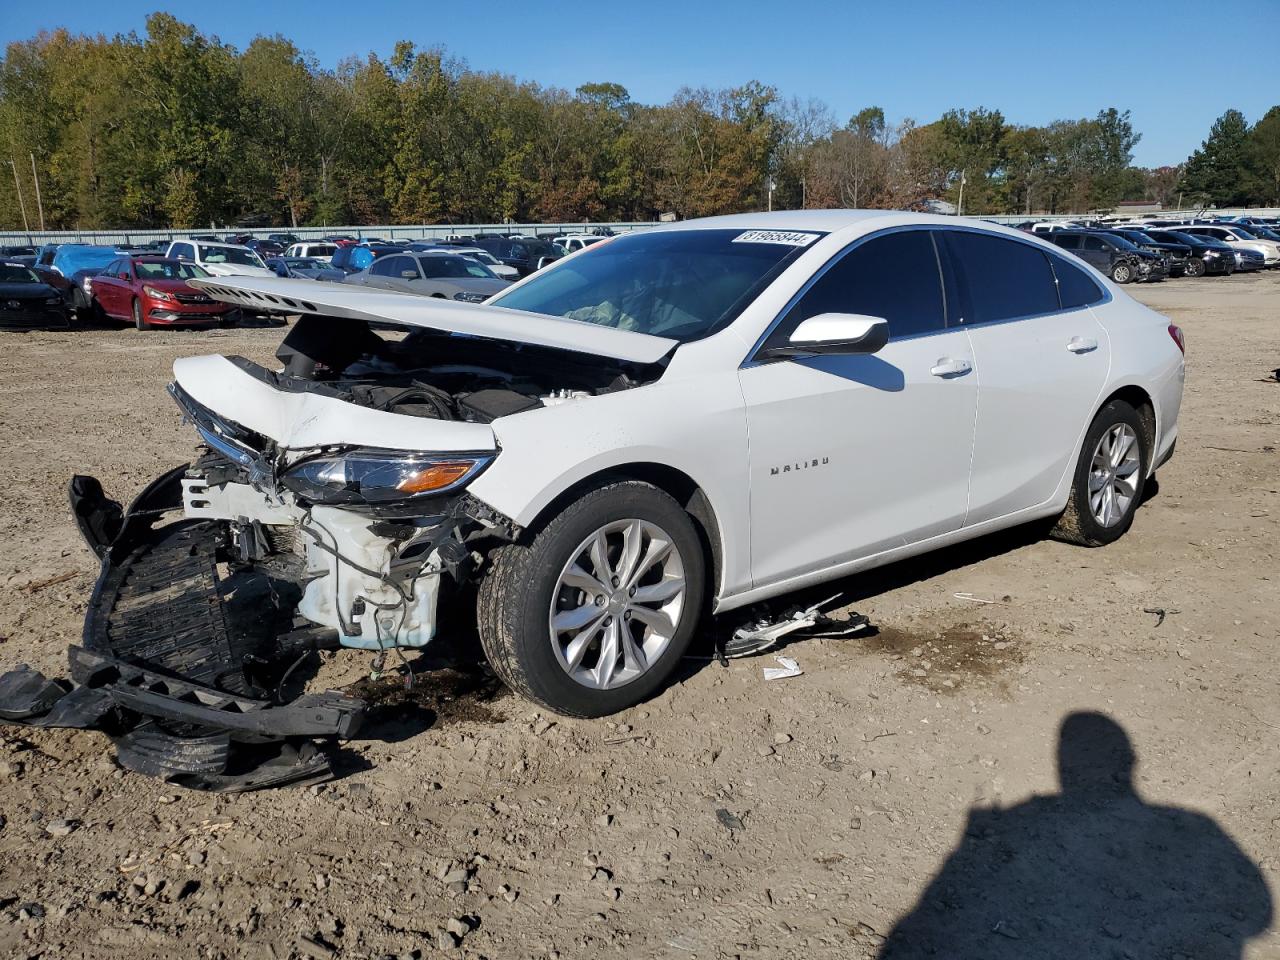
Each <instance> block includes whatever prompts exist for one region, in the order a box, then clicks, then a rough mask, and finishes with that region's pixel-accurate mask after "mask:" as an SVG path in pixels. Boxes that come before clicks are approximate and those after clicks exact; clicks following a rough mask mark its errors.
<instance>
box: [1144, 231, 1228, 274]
mask: <svg viewBox="0 0 1280 960" xmlns="http://www.w3.org/2000/svg"><path fill="white" fill-rule="evenodd" d="M1143 232H1144V233H1146V234H1147V235H1148V236H1149V237H1151V238H1152V239H1153V240H1157V241H1159V242H1160V243H1181V244H1185V245H1186V246H1187V248H1188V249H1189V250H1190V251H1191V254H1190V256H1189V257H1188V258H1187V276H1189V277H1203V276H1205V275H1206V274H1217V273H1220V274H1225V275H1226V276H1230V275H1231V274H1232V273H1234V272H1235V268H1236V265H1235V257H1234V256H1233V253H1234V251H1233V250H1232V249H1231V248H1230V247H1229V246H1227V245H1226V244H1225V243H1221V242H1219V241H1217V240H1212V239H1210V238H1208V237H1196V236H1193V235H1191V234H1189V233H1182V232H1181V231H1180V230H1173V229H1169V230H1156V229H1148V230H1145V231H1143Z"/></svg>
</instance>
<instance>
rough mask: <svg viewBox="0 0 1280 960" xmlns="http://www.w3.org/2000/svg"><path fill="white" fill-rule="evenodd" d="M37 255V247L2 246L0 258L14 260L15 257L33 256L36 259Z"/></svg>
mask: <svg viewBox="0 0 1280 960" xmlns="http://www.w3.org/2000/svg"><path fill="white" fill-rule="evenodd" d="M35 256H36V248H35V247H0V260H10V261H12V260H13V259H14V258H15V257H31V259H32V260H33V261H34V260H35Z"/></svg>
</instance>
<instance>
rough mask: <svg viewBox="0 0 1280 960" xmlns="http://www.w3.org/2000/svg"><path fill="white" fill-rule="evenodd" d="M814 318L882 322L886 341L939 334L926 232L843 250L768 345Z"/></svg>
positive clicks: (935, 271)
mask: <svg viewBox="0 0 1280 960" xmlns="http://www.w3.org/2000/svg"><path fill="white" fill-rule="evenodd" d="M820 313H860V314H864V315H866V316H869V317H883V318H884V319H885V320H888V321H889V337H890V339H900V338H902V337H910V336H914V335H916V334H922V333H935V332H938V331H940V330H942V329H944V328H945V327H946V308H945V306H944V301H943V297H942V277H941V273H940V272H939V267H938V255H937V252H936V251H935V250H934V246H933V237H932V235H931V232H930V231H927V230H904V231H901V232H899V233H890V234H887V235H885V236H882V237H874V238H872V239H870V240H868V241H866V242H865V243H863V244H862V245H860V246H857V247H855V248H854V249H852V250H851V251H849V252H848V253H847V254H845V255H844V256H843V257H841V258H840V259H839V260H837V261H836V262H835V263H834V264H833V265H832V266H831V268H830V269H829V270H827V272H826V273H824V274H823V275H822V276H821V277H819V278H818V280H817V281H816V282H815V283H814V285H813V286H812V287H810V288H809V290H808V291H807V292H806V293H805V294H804V296H802V297H801V298H800V300H799V301H798V302H797V303H796V305H795V306H794V307H792V308H791V312H790V313H788V314H787V316H786V318H785V319H784V320H783V321H782V323H781V324H779V325H778V328H777V329H776V330H775V331H774V332H773V334H772V336H770V338H769V341H770V343H771V344H776V343H785V342H786V340H787V339H788V338H789V337H790V336H791V333H792V331H793V330H795V328H796V327H797V326H799V325H800V323H801V321H804V320H808V319H809V318H810V317H816V316H817V315H818V314H820Z"/></svg>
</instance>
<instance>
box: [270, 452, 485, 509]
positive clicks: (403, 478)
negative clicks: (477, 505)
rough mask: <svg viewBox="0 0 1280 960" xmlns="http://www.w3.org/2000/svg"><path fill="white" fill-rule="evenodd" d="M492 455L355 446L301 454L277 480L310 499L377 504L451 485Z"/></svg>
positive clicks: (425, 494) (463, 480)
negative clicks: (434, 453)
mask: <svg viewBox="0 0 1280 960" xmlns="http://www.w3.org/2000/svg"><path fill="white" fill-rule="evenodd" d="M492 459H493V457H492V456H490V455H487V454H481V455H476V454H462V455H459V456H431V455H428V454H421V453H405V452H403V451H397V450H370V449H356V450H348V451H346V452H343V453H333V454H321V455H320V456H316V457H312V458H311V459H309V460H303V461H301V462H300V463H297V464H295V465H294V466H292V467H290V468H289V469H288V470H286V471H285V472H284V474H282V475H281V477H280V482H281V483H282V484H283V485H284V486H285V487H287V488H288V489H290V490H292V491H293V492H294V493H296V494H298V495H299V496H301V497H304V498H305V499H307V500H310V501H311V502H313V503H324V504H367V505H369V506H378V505H381V504H393V503H403V502H404V501H406V500H415V499H418V498H421V497H430V496H434V495H435V494H438V493H444V492H446V491H449V490H455V489H457V488H458V487H460V486H462V485H463V484H465V483H467V482H468V481H470V480H471V479H472V478H474V477H475V476H476V474H478V473H479V472H480V471H481V470H483V469H484V468H485V467H487V466H488V465H489V463H490V461H491V460H492Z"/></svg>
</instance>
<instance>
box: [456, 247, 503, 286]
mask: <svg viewBox="0 0 1280 960" xmlns="http://www.w3.org/2000/svg"><path fill="white" fill-rule="evenodd" d="M444 249H446V250H448V251H449V252H450V253H456V254H457V255H458V256H460V257H466V258H467V259H468V260H476V261H478V262H480V263H483V264H484V265H485V266H486V267H488V268H489V272H490V273H492V274H493V275H494V276H495V277H497V278H498V279H499V280H518V279H519V278H520V271H519V270H517V269H516V268H515V267H512V266H510V265H508V264H505V263H503V262H502V261H501V260H499V259H498V258H497V257H495V256H494V255H493V254H492V253H490V252H489V251H488V250H482V249H481V248H480V247H454V246H450V247H445V248H444Z"/></svg>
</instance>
